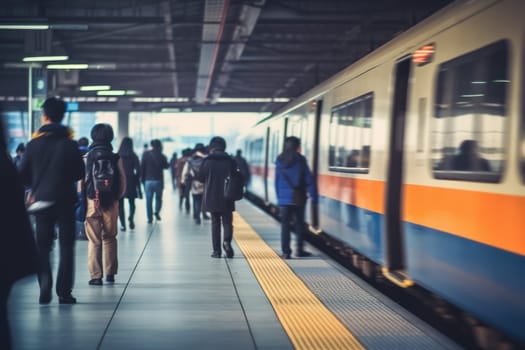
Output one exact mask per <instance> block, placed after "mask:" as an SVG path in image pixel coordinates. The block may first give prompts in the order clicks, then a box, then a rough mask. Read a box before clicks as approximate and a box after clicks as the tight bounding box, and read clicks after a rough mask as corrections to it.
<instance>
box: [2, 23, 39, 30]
mask: <svg viewBox="0 0 525 350" xmlns="http://www.w3.org/2000/svg"><path fill="white" fill-rule="evenodd" d="M0 29H11V30H46V29H49V25H48V24H0Z"/></svg>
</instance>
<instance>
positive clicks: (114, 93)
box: [97, 90, 126, 96]
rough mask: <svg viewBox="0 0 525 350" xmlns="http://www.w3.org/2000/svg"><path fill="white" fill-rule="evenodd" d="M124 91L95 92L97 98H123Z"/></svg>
mask: <svg viewBox="0 0 525 350" xmlns="http://www.w3.org/2000/svg"><path fill="white" fill-rule="evenodd" d="M125 94H126V90H107V91H97V95H99V96H124V95H125Z"/></svg>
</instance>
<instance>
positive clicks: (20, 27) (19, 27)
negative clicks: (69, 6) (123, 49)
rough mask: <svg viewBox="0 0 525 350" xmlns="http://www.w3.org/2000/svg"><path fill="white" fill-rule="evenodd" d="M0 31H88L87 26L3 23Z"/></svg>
mask: <svg viewBox="0 0 525 350" xmlns="http://www.w3.org/2000/svg"><path fill="white" fill-rule="evenodd" d="M0 29H7V30H48V29H57V30H88V25H87V24H65V23H64V24H61V23H57V24H45V23H24V24H20V23H18V24H14V23H10V24H9V23H4V24H0Z"/></svg>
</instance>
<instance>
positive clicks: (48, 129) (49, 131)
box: [32, 123, 74, 139]
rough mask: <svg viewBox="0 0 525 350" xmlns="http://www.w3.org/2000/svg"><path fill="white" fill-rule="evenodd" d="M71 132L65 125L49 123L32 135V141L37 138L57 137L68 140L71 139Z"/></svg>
mask: <svg viewBox="0 0 525 350" xmlns="http://www.w3.org/2000/svg"><path fill="white" fill-rule="evenodd" d="M73 136H74V134H73V130H71V129H70V128H68V127H67V126H65V125H62V124H59V123H50V124H46V125H42V126H41V127H40V129H38V130H37V131H35V132H34V133H33V135H32V138H33V139H36V138H39V137H57V138H62V137H66V138H69V139H73Z"/></svg>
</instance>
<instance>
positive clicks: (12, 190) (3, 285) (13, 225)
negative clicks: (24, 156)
mask: <svg viewBox="0 0 525 350" xmlns="http://www.w3.org/2000/svg"><path fill="white" fill-rule="evenodd" d="M0 169H1V170H0V193H2V210H0V222H1V223H2V230H0V232H1V233H0V238H1V239H2V244H1V245H0V349H4V350H11V348H12V344H11V332H10V327H9V320H8V317H7V315H8V312H7V305H8V299H9V294H10V292H11V288H12V287H13V285H14V283H15V282H16V281H18V280H19V279H21V278H23V277H26V276H29V275H31V274H35V273H36V272H37V251H36V245H35V240H34V238H33V231H32V230H31V225H30V223H29V218H28V216H27V212H26V208H25V206H24V187H23V186H22V183H21V182H20V178H19V176H18V173H17V169H16V166H15V165H14V164H13V163H12V160H11V157H9V154H8V152H7V145H6V142H5V135H4V128H3V125H2V122H1V121H0Z"/></svg>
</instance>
